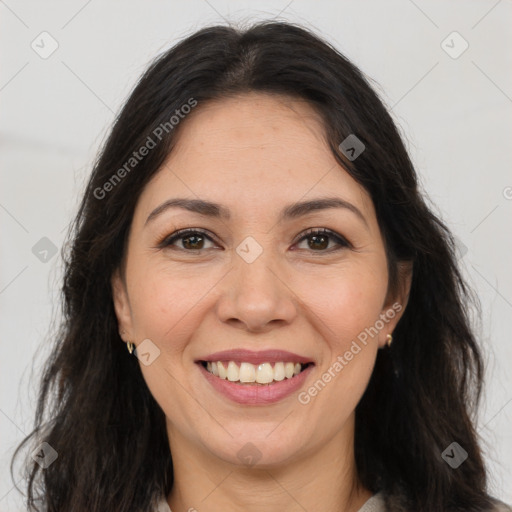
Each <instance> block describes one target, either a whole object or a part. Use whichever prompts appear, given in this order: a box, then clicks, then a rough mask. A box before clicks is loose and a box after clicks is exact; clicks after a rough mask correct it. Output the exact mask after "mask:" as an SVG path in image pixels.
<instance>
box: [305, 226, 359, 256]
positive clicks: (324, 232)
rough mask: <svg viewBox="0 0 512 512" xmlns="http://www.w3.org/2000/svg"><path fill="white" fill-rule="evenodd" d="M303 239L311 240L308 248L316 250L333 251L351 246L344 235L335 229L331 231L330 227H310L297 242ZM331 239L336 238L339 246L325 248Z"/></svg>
mask: <svg viewBox="0 0 512 512" xmlns="http://www.w3.org/2000/svg"><path fill="white" fill-rule="evenodd" d="M303 240H309V243H308V248H309V249H310V250H312V251H314V252H333V251H339V250H340V249H342V248H347V247H351V244H350V242H348V241H347V240H346V239H345V238H344V237H342V236H341V235H339V234H338V233H335V232H334V231H331V230H330V229H325V228H321V229H318V228H311V229H308V231H306V234H305V235H303V236H302V237H301V238H300V239H299V241H298V242H297V243H300V242H302V241H303ZM331 240H334V241H335V242H336V243H337V244H338V246H339V247H338V248H336V247H335V248H334V249H333V248H330V249H329V250H324V249H327V247H328V246H329V242H330V241H331Z"/></svg>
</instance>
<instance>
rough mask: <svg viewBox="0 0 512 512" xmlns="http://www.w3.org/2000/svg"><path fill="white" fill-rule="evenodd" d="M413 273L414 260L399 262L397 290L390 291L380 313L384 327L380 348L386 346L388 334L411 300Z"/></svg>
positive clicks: (393, 328) (381, 331)
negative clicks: (394, 291)
mask: <svg viewBox="0 0 512 512" xmlns="http://www.w3.org/2000/svg"><path fill="white" fill-rule="evenodd" d="M412 274H413V263H412V261H401V262H399V263H398V286H397V291H396V293H395V294H394V295H391V294H390V293H388V295H387V297H386V301H385V304H384V307H383V308H382V311H381V314H380V320H381V321H382V323H383V324H384V327H383V328H382V329H381V330H380V331H379V348H383V347H384V346H386V343H387V341H388V340H387V336H388V334H391V335H392V334H393V331H394V330H395V327H396V325H397V324H398V321H399V320H400V318H402V315H403V314H404V311H405V308H406V306H407V302H408V301H409V293H410V291H411V283H412Z"/></svg>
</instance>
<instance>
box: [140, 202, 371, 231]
mask: <svg viewBox="0 0 512 512" xmlns="http://www.w3.org/2000/svg"><path fill="white" fill-rule="evenodd" d="M169 208H181V209H184V210H188V211H190V212H193V213H197V214H199V215H203V216H205V217H212V218H218V219H226V220H229V219H230V218H231V212H230V211H229V209H228V208H226V207H225V206H222V205H221V204H218V203H213V202H211V201H205V200H203V199H188V198H173V199H168V200H167V201H165V202H163V203H162V204H161V205H159V206H157V207H156V208H155V209H154V210H153V211H152V212H151V213H150V214H149V216H148V218H147V219H146V222H145V224H144V225H147V224H148V223H149V222H150V221H152V220H154V219H155V218H156V217H158V216H159V215H161V214H162V213H163V212H165V211H166V210H168V209H169ZM333 208H344V209H346V210H349V211H351V212H352V213H354V214H355V215H356V216H357V217H358V218H359V219H360V220H362V221H363V222H364V224H365V225H366V226H367V227H368V222H367V221H366V218H365V217H364V215H363V214H362V213H361V211H360V210H359V209H358V208H357V207H356V206H354V205H353V204H352V203H349V202H348V201H345V200H344V199H341V198H339V197H319V198H317V199H312V200H310V201H302V202H299V203H292V204H290V205H288V206H286V207H285V208H283V210H282V211H281V214H280V216H279V220H278V222H283V221H286V220H291V219H296V218H299V217H302V216H304V215H307V214H309V213H313V212H315V211H320V210H327V209H333Z"/></svg>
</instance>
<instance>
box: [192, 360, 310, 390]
mask: <svg viewBox="0 0 512 512" xmlns="http://www.w3.org/2000/svg"><path fill="white" fill-rule="evenodd" d="M198 363H199V364H200V365H201V366H202V367H203V368H204V369H205V370H206V371H207V372H208V373H210V374H211V375H213V376H215V377H218V378H219V379H222V380H227V381H229V382H232V383H233V384H238V385H240V386H270V385H273V384H275V383H278V382H282V381H285V380H288V379H293V378H294V377H296V376H298V375H299V374H301V373H302V372H304V371H305V370H307V368H309V367H310V366H313V364H314V363H312V362H308V363H298V362H293V361H274V362H264V363H259V364H253V363H250V362H248V361H233V360H223V361H221V360H219V361H199V362H198Z"/></svg>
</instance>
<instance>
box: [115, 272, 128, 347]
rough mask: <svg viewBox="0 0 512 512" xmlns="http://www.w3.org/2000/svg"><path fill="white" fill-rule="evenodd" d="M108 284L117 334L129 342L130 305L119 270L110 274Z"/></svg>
mask: <svg viewBox="0 0 512 512" xmlns="http://www.w3.org/2000/svg"><path fill="white" fill-rule="evenodd" d="M110 284H111V288H112V300H113V302H114V310H115V313H116V317H117V323H118V326H119V332H120V333H123V335H122V337H123V339H126V340H129V339H131V338H130V336H131V332H132V325H131V311H130V303H129V301H128V294H127V291H126V284H125V283H124V281H123V279H122V277H121V275H120V272H119V269H116V270H115V271H114V273H113V274H112V277H111V279H110Z"/></svg>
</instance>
